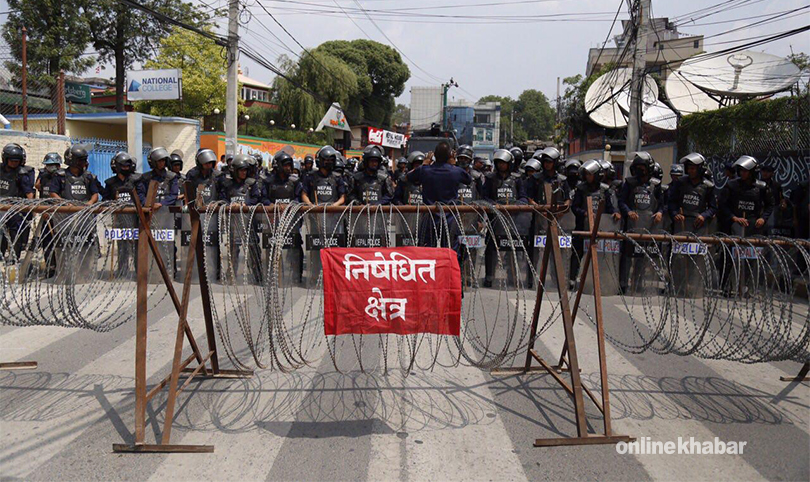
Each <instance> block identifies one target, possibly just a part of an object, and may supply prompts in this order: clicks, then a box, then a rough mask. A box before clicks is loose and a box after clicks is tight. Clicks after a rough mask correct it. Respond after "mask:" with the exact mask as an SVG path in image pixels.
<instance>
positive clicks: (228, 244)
mask: <svg viewBox="0 0 810 482" xmlns="http://www.w3.org/2000/svg"><path fill="white" fill-rule="evenodd" d="M223 215H224V216H226V218H225V219H226V220H225V222H224V223H220V224H223V225H224V227H225V228H226V229H225V232H222V230H220V233H219V234H220V243H219V245H220V252H221V253H223V256H222V266H221V269H222V271H221V280H222V282H223V283H225V284H231V285H244V284H250V285H252V284H261V282H262V272H261V247H260V245H259V236H258V235H257V234H256V226H257V224H258V223H257V219H256V217H255V216H254V215H252V214H251V213H248V212H245V213H242V212H230V213H228V212H227V211H224V212H221V213H220V216H223ZM220 219H221V218H220Z"/></svg>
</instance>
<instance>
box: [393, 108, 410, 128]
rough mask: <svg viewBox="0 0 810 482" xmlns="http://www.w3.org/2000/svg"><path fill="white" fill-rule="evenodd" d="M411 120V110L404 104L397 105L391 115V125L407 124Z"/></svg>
mask: <svg viewBox="0 0 810 482" xmlns="http://www.w3.org/2000/svg"><path fill="white" fill-rule="evenodd" d="M410 120H411V108H410V107H408V106H407V105H405V104H397V106H396V108H395V109H394V113H393V114H391V124H392V125H397V124H407V123H408V122H410Z"/></svg>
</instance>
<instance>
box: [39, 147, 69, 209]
mask: <svg viewBox="0 0 810 482" xmlns="http://www.w3.org/2000/svg"><path fill="white" fill-rule="evenodd" d="M42 163H43V164H44V165H45V167H44V168H42V169H40V170H39V176H38V177H37V182H36V184H35V185H34V187H35V188H36V189H37V190H38V191H39V197H40V198H41V199H47V198H49V197H51V181H53V177H54V176H55V175H56V173H57V172H58V171H59V169H60V168H61V167H62V158H61V157H60V156H59V154H58V153H56V152H49V153H47V154H45V158H44V159H43V160H42Z"/></svg>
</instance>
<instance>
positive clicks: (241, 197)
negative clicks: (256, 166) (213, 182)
mask: <svg viewBox="0 0 810 482" xmlns="http://www.w3.org/2000/svg"><path fill="white" fill-rule="evenodd" d="M255 185H256V180H255V179H253V178H252V177H249V178H247V179H245V182H242V183H240V182H237V181H236V180H235V179H227V180H226V181H225V184H224V186H225V195H226V196H227V197H228V199H229V200H230V202H232V203H247V202H249V201H250V196H251V190H252V189H253V188H254V186H255Z"/></svg>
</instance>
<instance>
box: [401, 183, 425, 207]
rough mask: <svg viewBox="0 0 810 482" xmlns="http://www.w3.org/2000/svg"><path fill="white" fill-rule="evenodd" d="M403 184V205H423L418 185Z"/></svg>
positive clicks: (420, 189) (420, 187)
mask: <svg viewBox="0 0 810 482" xmlns="http://www.w3.org/2000/svg"><path fill="white" fill-rule="evenodd" d="M404 182H405V184H404V185H403V186H404V189H403V190H402V192H403V197H404V199H403V201H404V202H405V204H410V205H411V206H415V205H417V204H424V200H423V199H422V186H421V185H418V184H414V183H412V182H407V181H404Z"/></svg>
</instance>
